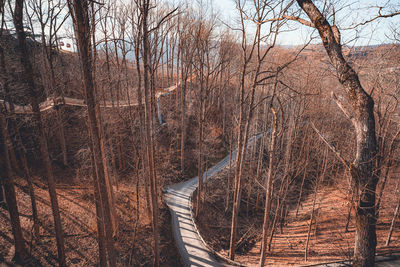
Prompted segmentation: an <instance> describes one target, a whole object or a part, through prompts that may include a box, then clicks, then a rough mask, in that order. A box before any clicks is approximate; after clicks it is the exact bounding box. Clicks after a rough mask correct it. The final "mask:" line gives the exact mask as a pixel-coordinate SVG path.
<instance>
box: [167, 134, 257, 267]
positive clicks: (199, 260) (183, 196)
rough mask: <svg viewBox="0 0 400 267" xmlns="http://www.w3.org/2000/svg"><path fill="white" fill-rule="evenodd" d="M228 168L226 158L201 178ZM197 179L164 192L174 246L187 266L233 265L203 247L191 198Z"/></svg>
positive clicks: (227, 159) (227, 158)
mask: <svg viewBox="0 0 400 267" xmlns="http://www.w3.org/2000/svg"><path fill="white" fill-rule="evenodd" d="M261 136H262V134H258V135H255V136H253V137H252V138H250V139H249V141H248V144H251V143H252V142H254V141H255V140H257V139H259V138H260V137H261ZM234 158H236V150H234V151H232V159H234ZM228 165H229V155H228V156H226V157H225V158H224V159H222V160H221V161H220V162H218V164H216V165H214V166H213V167H212V168H210V169H208V170H207V172H206V173H204V176H203V179H205V177H207V178H208V179H211V178H212V177H213V176H214V175H215V174H217V173H219V172H220V171H221V170H223V169H224V168H225V167H226V166H228ZM197 186H198V177H197V176H196V177H194V178H192V179H190V180H189V181H186V182H183V183H179V184H175V185H172V186H169V187H167V188H165V189H164V190H163V192H164V194H163V198H164V201H165V203H166V204H167V205H168V207H169V209H170V211H171V220H172V231H173V234H174V237H175V243H176V246H177V248H178V250H179V253H180V255H181V259H182V261H183V263H184V264H185V265H186V266H232V265H229V264H226V263H221V262H219V261H217V259H216V258H215V256H214V255H213V254H212V253H211V251H210V250H209V249H208V248H207V247H206V246H205V244H204V241H203V239H202V237H201V236H200V235H199V233H198V231H197V227H196V224H195V223H194V220H193V216H192V200H191V198H192V197H191V196H192V195H193V192H194V191H195V190H196V189H197Z"/></svg>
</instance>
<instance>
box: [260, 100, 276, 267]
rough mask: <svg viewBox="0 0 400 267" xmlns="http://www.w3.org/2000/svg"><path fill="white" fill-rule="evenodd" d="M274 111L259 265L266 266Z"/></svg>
mask: <svg viewBox="0 0 400 267" xmlns="http://www.w3.org/2000/svg"><path fill="white" fill-rule="evenodd" d="M271 110H272V113H273V115H274V121H273V127H272V133H271V143H270V149H269V163H268V172H267V179H266V180H265V190H266V191H265V208H264V223H263V232H262V239H261V256H260V263H259V266H260V267H262V266H264V263H265V256H266V250H267V232H268V227H269V213H270V211H271V203H272V166H273V164H274V153H275V139H276V130H277V117H276V111H275V109H274V108H273V107H271Z"/></svg>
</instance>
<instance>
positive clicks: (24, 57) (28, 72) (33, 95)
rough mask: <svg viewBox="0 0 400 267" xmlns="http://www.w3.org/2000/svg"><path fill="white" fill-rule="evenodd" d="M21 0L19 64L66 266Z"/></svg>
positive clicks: (17, 12) (16, 18)
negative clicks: (35, 129)
mask: <svg viewBox="0 0 400 267" xmlns="http://www.w3.org/2000/svg"><path fill="white" fill-rule="evenodd" d="M23 2H24V1H23V0H16V1H15V9H14V16H13V20H14V25H15V29H16V31H17V37H18V46H19V49H20V52H21V54H20V56H21V59H20V60H21V63H22V66H23V71H24V76H25V79H26V82H27V85H28V89H29V94H30V102H31V106H32V111H33V119H34V122H35V123H36V127H37V129H38V130H39V145H40V152H41V156H42V161H43V164H44V168H45V172H46V178H47V183H48V189H49V195H50V202H51V208H52V212H53V217H54V227H55V233H56V240H57V251H58V261H59V265H60V266H66V262H65V249H64V236H63V230H62V225H61V218H60V210H59V207H58V200H57V193H56V183H55V180H54V176H53V171H52V168H51V162H50V158H49V151H48V148H47V141H46V135H45V132H44V128H43V124H42V117H41V114H40V108H39V99H38V92H37V91H36V88H35V84H34V80H33V70H32V65H31V62H30V61H29V54H28V50H27V47H26V39H25V32H24V26H23V22H22V21H23V5H24V3H23Z"/></svg>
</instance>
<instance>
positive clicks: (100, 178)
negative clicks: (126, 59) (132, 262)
mask: <svg viewBox="0 0 400 267" xmlns="http://www.w3.org/2000/svg"><path fill="white" fill-rule="evenodd" d="M88 4H89V1H87V0H74V2H73V9H74V17H75V21H74V23H75V30H76V35H77V41H78V51H79V55H80V59H81V67H82V76H83V82H84V88H85V98H86V103H87V109H88V125H89V127H88V128H89V136H90V138H91V148H92V155H93V158H94V164H95V167H96V174H95V175H96V176H97V181H96V179H94V181H93V182H94V187H96V186H98V187H99V191H100V199H101V203H102V206H103V217H104V230H105V236H106V247H107V252H108V262H109V265H110V266H112V267H114V266H116V259H115V249H114V241H113V231H112V221H111V207H110V206H111V205H110V202H109V192H108V186H107V181H106V177H105V168H104V164H103V155H102V152H101V149H102V147H101V138H100V134H101V129H99V125H98V120H99V117H98V116H99V114H98V113H97V111H98V107H97V105H98V102H97V101H96V97H95V89H94V81H93V76H92V75H93V73H92V55H91V41H90V26H89V15H88ZM95 192H96V191H95ZM100 215H101V214H98V216H100ZM99 219H101V218H99Z"/></svg>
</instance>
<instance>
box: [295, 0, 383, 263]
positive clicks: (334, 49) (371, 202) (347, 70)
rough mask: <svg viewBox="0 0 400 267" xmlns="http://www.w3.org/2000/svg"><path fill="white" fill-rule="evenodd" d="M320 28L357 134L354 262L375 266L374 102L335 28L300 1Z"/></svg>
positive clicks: (305, 1)
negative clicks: (344, 53)
mask: <svg viewBox="0 0 400 267" xmlns="http://www.w3.org/2000/svg"><path fill="white" fill-rule="evenodd" d="M297 3H298V4H299V6H300V7H301V8H302V9H303V10H304V11H305V12H306V14H307V15H308V17H309V18H310V19H311V22H312V23H313V24H314V27H315V28H317V30H318V32H319V35H320V37H321V40H322V42H323V44H324V47H325V50H326V52H327V53H328V56H329V59H330V61H331V62H332V64H333V66H334V68H335V69H336V72H337V75H338V79H339V82H340V83H341V84H342V85H343V88H344V90H345V93H346V97H347V101H348V102H349V104H350V105H351V107H352V110H353V113H354V118H353V119H352V122H353V126H354V128H355V133H356V141H357V151H356V158H355V160H354V162H353V163H352V164H351V166H350V171H351V176H352V179H353V186H354V187H355V188H356V190H355V192H357V193H358V199H359V202H358V203H357V204H356V237H355V247H354V261H353V264H354V265H356V266H373V265H374V263H375V252H376V242H377V241H376V221H377V218H376V216H375V191H376V185H377V183H378V179H379V177H378V176H377V175H376V174H374V166H375V161H376V155H377V142H376V134H375V118H374V101H373V99H372V98H371V96H370V95H369V94H368V93H366V92H365V91H364V89H363V88H362V86H361V84H360V81H359V79H358V75H357V73H356V72H355V71H354V70H353V69H352V68H351V67H350V65H349V64H348V63H347V61H346V60H345V59H344V57H343V54H342V49H341V45H340V43H338V41H340V40H336V38H335V34H334V33H333V31H332V27H331V26H330V24H329V23H328V21H327V20H326V19H325V17H324V16H323V15H322V14H321V12H320V11H319V10H318V8H317V7H316V6H315V5H314V4H313V2H312V1H311V0H297Z"/></svg>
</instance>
